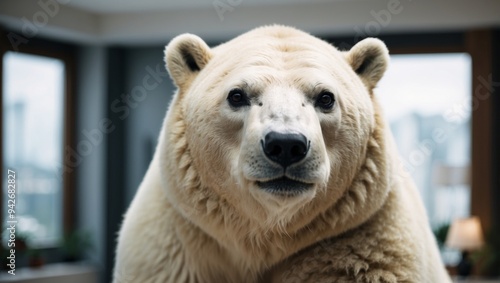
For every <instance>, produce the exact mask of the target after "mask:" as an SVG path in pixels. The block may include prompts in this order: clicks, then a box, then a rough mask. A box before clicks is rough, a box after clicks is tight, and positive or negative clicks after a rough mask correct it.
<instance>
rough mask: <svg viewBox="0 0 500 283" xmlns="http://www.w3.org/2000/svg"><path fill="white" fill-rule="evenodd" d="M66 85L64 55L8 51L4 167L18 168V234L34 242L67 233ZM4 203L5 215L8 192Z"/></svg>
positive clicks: (42, 242) (56, 239)
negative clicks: (63, 175)
mask: <svg viewBox="0 0 500 283" xmlns="http://www.w3.org/2000/svg"><path fill="white" fill-rule="evenodd" d="M64 88H65V68H64V62H63V61H62V60H59V59H55V58H50V57H44V56H38V55H31V54H26V53H20V52H6V53H5V55H4V57H3V109H2V123H3V133H2V137H3V149H2V151H3V166H4V172H2V173H3V174H6V172H7V169H11V170H14V171H15V172H16V192H17V194H16V206H15V211H16V220H17V221H18V223H17V229H16V235H17V237H18V238H19V237H23V238H25V239H27V242H28V244H30V245H31V246H35V247H42V246H52V245H55V244H57V243H58V242H59V241H60V240H61V238H62V232H63V229H62V228H63V227H62V225H63V222H62V219H63V218H62V212H63V203H62V201H63V198H62V183H63V182H62V180H60V179H59V178H60V177H58V175H57V167H58V166H60V164H62V163H63V162H62V159H63V142H64V133H63V127H64V121H63V117H64V116H63V114H64ZM5 177H6V176H4V178H2V179H3V180H4V184H3V186H2V187H3V195H4V196H6V195H7V183H6V180H7V179H6V178H5ZM2 209H3V216H4V218H6V217H7V198H5V197H4V198H3V204H2ZM3 223H6V221H3ZM4 231H5V229H4ZM4 234H7V233H4ZM4 237H5V235H4ZM4 243H6V241H4Z"/></svg>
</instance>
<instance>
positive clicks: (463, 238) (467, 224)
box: [445, 217, 484, 251]
mask: <svg viewBox="0 0 500 283" xmlns="http://www.w3.org/2000/svg"><path fill="white" fill-rule="evenodd" d="M483 243H484V240H483V233H482V231H481V223H480V222H479V218H478V217H470V218H462V219H457V220H455V221H453V223H452V224H451V227H450V230H449V231H448V235H447V236H446V242H445V244H446V245H447V246H448V247H450V248H455V249H459V250H462V251H471V250H476V249H479V248H480V247H481V246H482V245H483Z"/></svg>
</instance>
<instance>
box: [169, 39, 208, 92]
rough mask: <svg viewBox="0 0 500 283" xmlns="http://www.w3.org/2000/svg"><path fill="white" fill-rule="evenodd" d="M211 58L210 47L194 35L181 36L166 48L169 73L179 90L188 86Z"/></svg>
mask: <svg viewBox="0 0 500 283" xmlns="http://www.w3.org/2000/svg"><path fill="white" fill-rule="evenodd" d="M210 58H212V54H211V52H210V47H208V45H207V44H206V43H205V42H204V41H203V40H202V39H201V38H199V37H198V36H196V35H194V34H188V33H186V34H181V35H179V36H177V37H175V38H174V39H172V41H170V43H169V44H168V45H167V47H166V48H165V63H166V64H167V70H168V73H169V74H170V77H171V78H172V80H173V81H174V83H175V84H176V85H177V87H179V88H184V87H185V86H187V84H188V83H189V82H190V81H191V80H192V79H193V78H194V77H195V75H196V74H197V73H198V72H199V71H200V70H201V69H203V67H205V65H206V64H207V63H208V61H210Z"/></svg>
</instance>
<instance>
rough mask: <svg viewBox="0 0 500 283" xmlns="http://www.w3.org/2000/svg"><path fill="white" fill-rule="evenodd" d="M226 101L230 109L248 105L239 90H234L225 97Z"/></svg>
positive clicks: (244, 96) (243, 93)
mask: <svg viewBox="0 0 500 283" xmlns="http://www.w3.org/2000/svg"><path fill="white" fill-rule="evenodd" d="M227 101H228V102H229V104H230V105H231V106H232V107H243V106H248V105H250V102H249V101H248V97H247V95H246V94H245V92H244V91H243V90H241V89H239V88H235V89H233V90H231V91H230V92H229V94H228V95H227Z"/></svg>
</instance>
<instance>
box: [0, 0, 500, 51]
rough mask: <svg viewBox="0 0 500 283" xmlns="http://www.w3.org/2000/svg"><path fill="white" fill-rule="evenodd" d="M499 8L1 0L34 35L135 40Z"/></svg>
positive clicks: (421, 27)
mask: <svg viewBox="0 0 500 283" xmlns="http://www.w3.org/2000/svg"><path fill="white" fill-rule="evenodd" d="M41 3H42V4H43V3H52V6H50V7H46V6H44V5H42V4H41ZM54 3H55V5H56V6H57V7H55V6H54ZM64 3H65V4H64ZM391 5H392V6H391ZM395 7H396V8H395ZM51 9H52V10H51ZM47 11H49V12H50V15H48V16H46V22H44V23H39V22H40V21H41V20H43V19H44V18H42V17H40V16H41V15H42V14H45V15H47V13H48V12H47ZM51 11H52V12H51ZM499 15H500V1H498V0H475V1H470V0H419V1H412V0H182V1H181V0H175V1H173V0H141V1H139V0H44V1H34V0H1V1H0V26H3V27H4V28H6V29H8V30H11V31H16V32H17V33H19V34H20V35H23V36H25V37H27V38H29V37H31V36H44V37H50V38H57V39H58V40H62V41H68V42H78V43H84V44H119V45H135V46H137V45H158V44H162V45H163V44H165V43H167V42H168V41H169V40H170V39H171V38H172V37H174V36H176V35H179V34H181V33H186V32H189V33H194V34H197V35H199V36H201V37H202V38H204V39H205V40H207V41H210V40H212V41H220V40H225V39H228V38H231V37H233V36H235V35H237V34H240V33H242V32H245V31H248V30H249V29H252V28H254V27H257V26H261V25H268V24H275V23H278V24H284V25H290V26H295V27H297V28H300V29H303V30H305V31H308V32H310V33H313V34H317V35H329V36H335V35H339V36H358V37H359V36H378V35H382V34H388V33H412V32H435V31H454V30H466V29H477V28H487V27H500V16H499ZM37 17H38V18H37ZM33 23H35V24H36V25H34V28H35V33H34V35H33V32H30V28H31V29H32V28H33ZM30 25H31V27H30Z"/></svg>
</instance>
